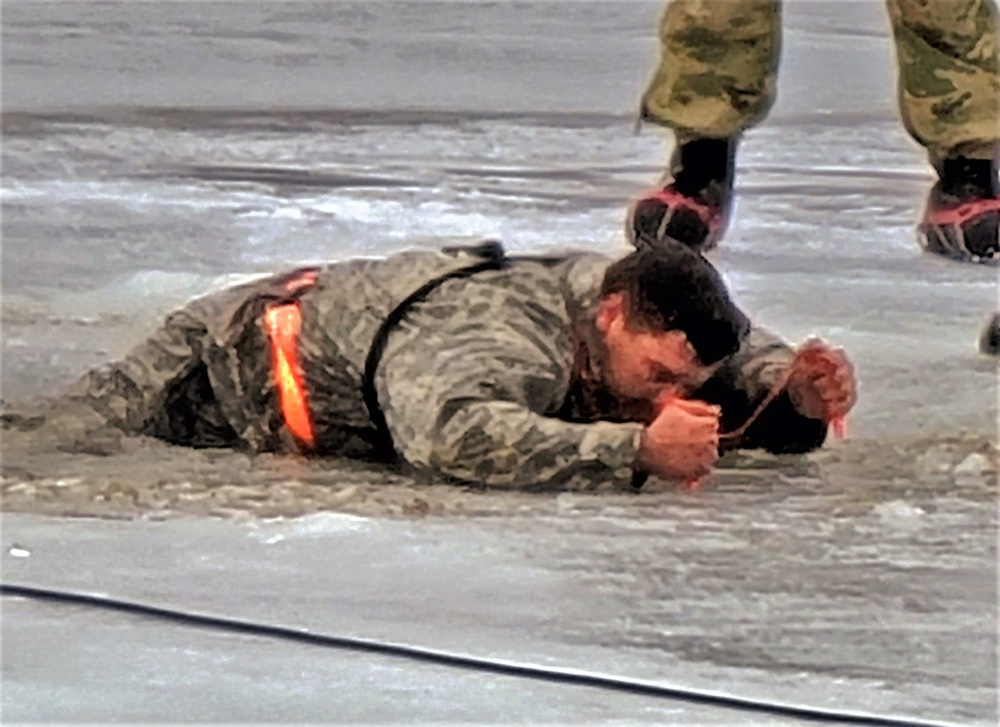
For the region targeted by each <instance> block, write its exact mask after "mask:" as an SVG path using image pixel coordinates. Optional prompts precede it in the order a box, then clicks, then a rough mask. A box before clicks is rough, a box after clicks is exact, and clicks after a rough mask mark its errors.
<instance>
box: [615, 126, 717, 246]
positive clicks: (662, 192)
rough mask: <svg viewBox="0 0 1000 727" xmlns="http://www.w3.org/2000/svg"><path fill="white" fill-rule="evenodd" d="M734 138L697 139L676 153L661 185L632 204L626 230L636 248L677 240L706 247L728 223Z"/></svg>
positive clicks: (712, 242)
mask: <svg viewBox="0 0 1000 727" xmlns="http://www.w3.org/2000/svg"><path fill="white" fill-rule="evenodd" d="M735 156H736V140H735V139H695V140H693V141H689V142H686V143H683V144H681V145H680V146H679V147H678V148H677V150H676V151H675V152H674V156H673V159H672V161H671V168H670V171H669V172H668V175H667V178H666V179H665V180H664V186H663V187H662V188H661V189H659V190H658V191H655V192H652V193H650V194H649V195H647V196H645V197H643V198H641V199H639V200H638V201H637V202H635V203H634V204H633V205H632V208H631V209H630V211H629V215H628V220H627V222H626V235H627V236H628V238H629V240H630V241H631V242H632V244H633V245H635V246H636V247H645V246H652V247H655V246H657V245H660V244H667V243H668V241H671V240H672V241H675V242H679V243H682V244H684V245H687V246H688V247H690V248H692V249H694V250H697V251H699V252H704V251H706V250H710V249H711V248H713V247H715V245H716V244H717V243H718V241H719V239H720V238H721V237H722V234H723V233H724V232H725V231H726V226H727V224H728V222H729V212H730V209H731V207H732V198H733V172H734V167H735Z"/></svg>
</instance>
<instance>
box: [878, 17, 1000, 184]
mask: <svg viewBox="0 0 1000 727" xmlns="http://www.w3.org/2000/svg"><path fill="white" fill-rule="evenodd" d="M887 5H888V6H889V16H890V17H891V18H892V25H893V33H894V35H895V38H896V55H897V57H898V59H899V109H900V113H901V114H902V117H903V123H904V124H905V126H906V129H907V131H909V132H910V134H911V135H912V136H913V138H914V139H916V140H917V141H918V142H919V143H920V144H922V145H923V146H925V147H926V148H927V150H928V152H929V153H930V158H931V163H932V164H934V166H936V167H937V166H939V165H940V162H941V160H943V159H944V158H945V157H948V156H959V155H961V156H964V157H967V158H969V159H992V158H993V156H994V155H995V154H996V153H997V147H998V144H1000V142H998V140H1000V54H998V37H997V35H998V32H1000V23H998V20H997V8H996V5H994V4H993V3H992V2H990V0H890V2H888V3H887Z"/></svg>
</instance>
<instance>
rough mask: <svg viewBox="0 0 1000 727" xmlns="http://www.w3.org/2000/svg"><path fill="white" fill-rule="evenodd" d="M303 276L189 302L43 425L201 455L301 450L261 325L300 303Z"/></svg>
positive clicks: (82, 384)
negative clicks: (292, 284) (272, 308)
mask: <svg viewBox="0 0 1000 727" xmlns="http://www.w3.org/2000/svg"><path fill="white" fill-rule="evenodd" d="M299 274H300V273H299V271H293V273H282V274H278V275H273V276H268V277H266V278H263V279H260V280H256V281H253V282H250V283H246V284H243V285H237V286H234V287H231V288H228V289H226V290H222V291H219V292H216V293H213V294H210V295H206V296H204V297H201V298H197V299H195V300H193V301H191V302H190V303H188V304H187V305H186V306H184V307H183V308H181V309H179V310H176V311H174V312H172V313H170V314H169V315H168V316H167V317H166V319H165V320H164V322H163V323H162V324H161V325H160V327H159V328H157V329H156V330H155V331H154V332H153V333H152V334H151V335H150V336H149V337H148V338H147V339H146V340H145V341H143V342H142V343H140V344H139V345H137V346H135V347H134V348H133V349H132V350H131V351H129V352H128V353H127V354H126V355H125V356H124V357H123V358H122V359H120V360H118V361H114V362H111V363H108V364H105V365H103V366H100V367H98V368H95V369H92V370H91V371H89V372H88V373H86V374H85V375H84V376H83V377H81V378H80V379H79V380H77V381H76V382H75V383H74V384H73V385H72V386H70V388H69V390H68V391H66V392H65V393H64V394H62V395H60V396H58V397H55V398H54V399H51V400H48V401H46V402H43V403H42V404H41V410H40V411H39V412H38V414H40V417H39V418H40V419H44V420H47V422H48V424H49V425H50V426H49V428H50V429H52V430H53V431H54V433H55V434H59V432H58V431H55V430H58V429H59V427H60V426H61V424H60V422H63V421H64V420H67V421H70V420H71V421H72V422H73V424H74V426H76V427H77V428H79V426H84V427H85V428H86V429H87V431H86V432H85V433H84V435H85V436H87V437H92V436H94V435H95V433H97V432H99V431H102V430H117V431H120V432H124V433H127V434H146V435H151V436H155V437H159V438H161V439H165V440H166V441H168V442H172V443H174V444H183V445H188V446H195V447H233V446H236V447H241V448H247V449H250V450H254V451H273V450H279V449H290V448H291V449H294V443H292V442H290V440H289V439H288V435H287V432H286V431H285V429H284V427H283V426H282V425H283V419H282V417H281V413H280V410H279V407H278V405H277V401H276V395H275V386H274V381H273V373H272V366H271V358H270V343H269V341H268V339H267V335H266V333H265V332H264V329H263V326H262V324H261V320H262V318H263V314H264V312H265V310H266V308H267V306H268V305H271V304H274V303H282V302H286V301H289V300H292V299H294V295H290V294H289V292H288V289H287V287H286V283H287V282H288V281H289V280H290V279H292V278H294V277H295V276H297V275H299ZM21 418H22V419H23V418H24V417H23V416H22V417H21Z"/></svg>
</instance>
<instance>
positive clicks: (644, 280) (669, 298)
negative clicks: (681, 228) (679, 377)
mask: <svg viewBox="0 0 1000 727" xmlns="http://www.w3.org/2000/svg"><path fill="white" fill-rule="evenodd" d="M612 293H621V294H622V296H623V298H624V301H625V312H626V323H627V324H628V325H630V326H632V327H633V328H641V329H645V330H651V331H668V330H675V331H683V332H684V334H685V335H687V338H688V340H689V341H690V342H691V345H692V346H694V350H695V351H697V352H698V358H700V359H701V361H702V363H704V364H706V365H708V364H713V363H715V362H717V361H721V360H722V359H724V358H725V357H726V356H729V355H731V354H733V353H735V352H736V351H737V349H739V347H740V342H741V341H742V340H743V338H744V337H745V336H746V335H747V333H748V332H749V330H750V321H749V320H748V319H747V317H746V315H744V314H743V311H741V310H740V309H739V308H737V307H736V305H735V304H734V303H733V302H732V300H730V298H729V292H728V291H727V290H726V285H725V283H724V282H723V281H722V276H720V275H719V272H718V271H717V270H716V269H715V268H714V267H712V265H711V263H709V262H708V260H706V259H705V258H703V257H702V256H701V255H699V254H698V253H696V252H694V251H693V250H691V249H690V248H688V247H685V246H683V245H680V244H676V245H675V244H667V245H662V246H658V247H657V248H656V249H649V248H647V249H643V250H637V251H636V252H633V253H632V254H631V255H628V256H627V257H624V258H622V259H621V260H619V261H617V262H615V263H612V265H611V266H610V267H609V268H608V269H607V271H606V272H605V274H604V281H603V282H602V283H601V297H602V298H604V297H607V296H608V295H611V294H612Z"/></svg>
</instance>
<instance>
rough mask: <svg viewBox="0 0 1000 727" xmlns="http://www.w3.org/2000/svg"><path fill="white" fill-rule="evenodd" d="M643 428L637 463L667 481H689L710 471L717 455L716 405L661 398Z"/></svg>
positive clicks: (717, 423) (717, 409) (717, 420)
mask: <svg viewBox="0 0 1000 727" xmlns="http://www.w3.org/2000/svg"><path fill="white" fill-rule="evenodd" d="M657 406H658V408H659V411H658V413H657V414H656V417H655V418H654V419H653V421H652V422H651V423H650V424H649V425H648V426H647V427H646V428H645V429H644V430H643V433H642V443H641V444H640V447H639V465H640V466H641V467H642V468H643V469H645V470H647V471H648V472H650V473H652V474H654V475H656V476H657V477H661V478H663V479H670V480H683V481H685V482H692V481H695V480H698V479H700V478H702V477H704V476H705V475H707V474H708V473H709V472H711V471H712V466H713V465H714V464H715V462H716V460H717V459H718V458H719V415H720V414H721V413H722V412H721V409H719V407H717V406H714V405H712V404H708V403H706V402H704V401H694V400H688V399H679V398H676V397H673V396H671V397H665V398H663V399H661V400H659V401H658V402H657Z"/></svg>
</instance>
